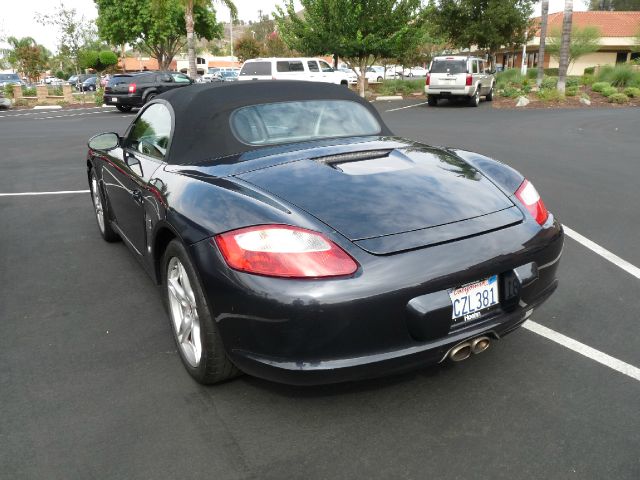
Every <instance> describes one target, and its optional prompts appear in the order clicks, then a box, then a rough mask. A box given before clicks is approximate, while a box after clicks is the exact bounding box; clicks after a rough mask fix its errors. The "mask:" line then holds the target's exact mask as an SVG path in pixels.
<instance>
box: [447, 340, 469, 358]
mask: <svg viewBox="0 0 640 480" xmlns="http://www.w3.org/2000/svg"><path fill="white" fill-rule="evenodd" d="M471 353H472V352H471V342H462V343H459V344H458V345H456V346H455V347H453V348H452V349H451V350H450V351H449V359H450V360H453V361H454V362H461V361H463V360H466V359H467V358H469V357H470V356H471Z"/></svg>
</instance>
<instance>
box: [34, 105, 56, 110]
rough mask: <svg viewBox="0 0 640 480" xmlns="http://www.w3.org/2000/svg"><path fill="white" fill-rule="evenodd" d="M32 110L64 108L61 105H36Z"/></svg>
mask: <svg viewBox="0 0 640 480" xmlns="http://www.w3.org/2000/svg"><path fill="white" fill-rule="evenodd" d="M32 110H62V106H61V105H36V106H35V107H33V109H32Z"/></svg>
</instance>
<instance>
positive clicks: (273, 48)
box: [263, 31, 295, 57]
mask: <svg viewBox="0 0 640 480" xmlns="http://www.w3.org/2000/svg"><path fill="white" fill-rule="evenodd" d="M263 52H264V55H265V56H267V57H291V56H293V55H295V52H293V51H292V50H291V49H290V48H289V47H288V46H287V44H286V43H284V41H283V40H282V38H281V37H280V35H278V32H273V31H272V32H271V33H270V34H269V35H267V38H266V39H265V41H264V48H263Z"/></svg>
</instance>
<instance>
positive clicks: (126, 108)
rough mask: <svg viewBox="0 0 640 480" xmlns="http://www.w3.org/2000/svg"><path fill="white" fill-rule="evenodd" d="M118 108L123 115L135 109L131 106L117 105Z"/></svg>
mask: <svg viewBox="0 0 640 480" xmlns="http://www.w3.org/2000/svg"><path fill="white" fill-rule="evenodd" d="M116 108H117V109H118V110H120V111H121V112H123V113H127V112H130V111H131V109H132V108H133V107H132V106H131V105H116Z"/></svg>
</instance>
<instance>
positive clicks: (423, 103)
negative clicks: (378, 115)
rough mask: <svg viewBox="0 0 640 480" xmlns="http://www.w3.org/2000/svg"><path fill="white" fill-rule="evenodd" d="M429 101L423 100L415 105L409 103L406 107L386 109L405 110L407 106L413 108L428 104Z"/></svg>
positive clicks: (392, 110)
mask: <svg viewBox="0 0 640 480" xmlns="http://www.w3.org/2000/svg"><path fill="white" fill-rule="evenodd" d="M427 103H429V102H421V103H416V104H414V105H407V106H406V107H398V108H392V109H391V110H385V113H386V112H395V111H396V110H404V109H405V108H413V107H419V106H420V105H426V104H427Z"/></svg>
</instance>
